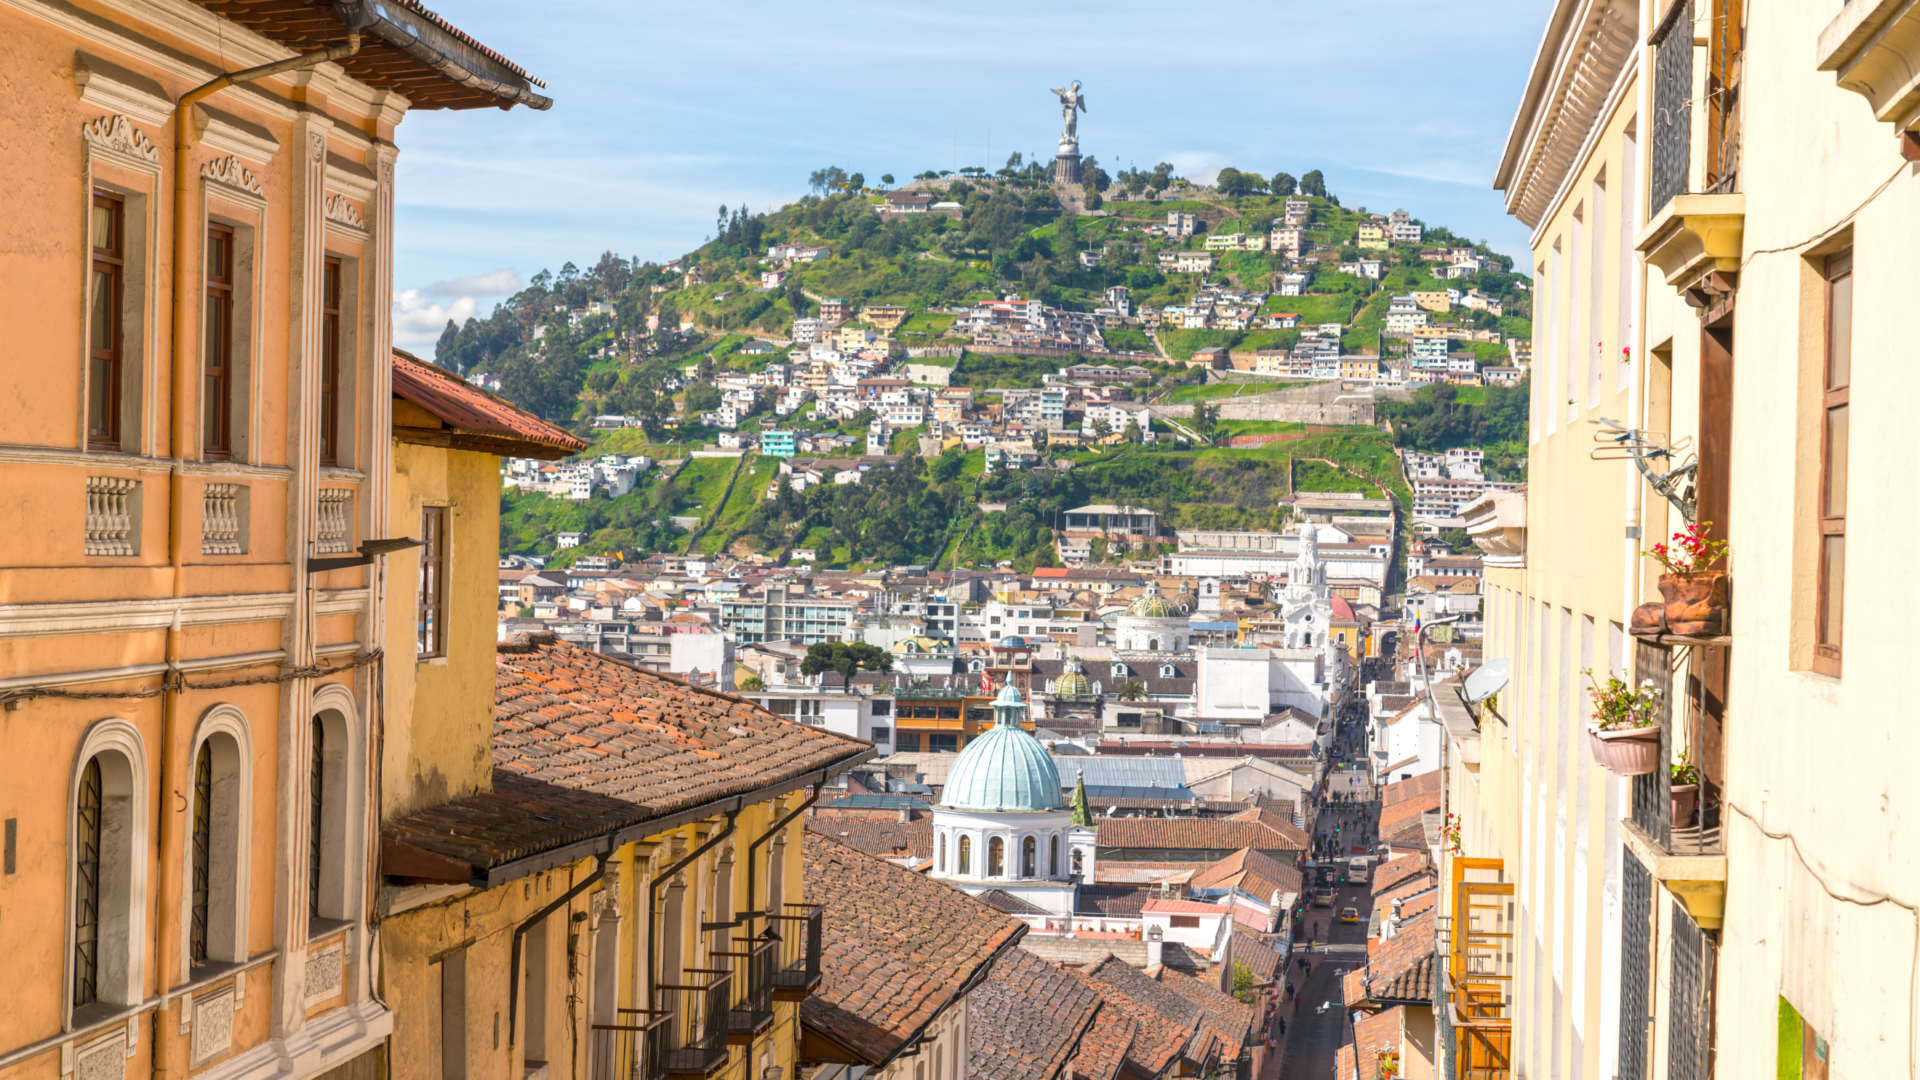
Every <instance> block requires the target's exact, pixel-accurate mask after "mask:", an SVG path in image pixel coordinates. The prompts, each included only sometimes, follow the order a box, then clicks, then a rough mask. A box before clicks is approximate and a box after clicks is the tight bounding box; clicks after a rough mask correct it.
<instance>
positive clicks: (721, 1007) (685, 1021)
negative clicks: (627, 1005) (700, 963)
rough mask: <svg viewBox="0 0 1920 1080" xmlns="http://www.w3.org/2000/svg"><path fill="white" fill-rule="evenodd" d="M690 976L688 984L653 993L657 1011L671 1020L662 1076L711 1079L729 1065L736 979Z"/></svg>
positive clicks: (702, 974)
mask: <svg viewBox="0 0 1920 1080" xmlns="http://www.w3.org/2000/svg"><path fill="white" fill-rule="evenodd" d="M687 975H688V976H689V978H688V980H687V981H686V982H684V983H678V984H675V983H662V984H661V985H659V986H656V987H654V990H653V993H654V997H653V1004H654V1008H655V1010H657V1013H658V1014H659V1015H664V1016H665V1018H666V1020H667V1024H666V1030H667V1034H666V1036H664V1046H665V1051H664V1053H663V1055H662V1059H661V1066H660V1068H659V1072H658V1074H657V1075H659V1076H663V1077H670V1076H699V1077H708V1076H712V1075H713V1074H714V1073H716V1072H718V1071H720V1069H722V1068H724V1067H725V1066H726V1064H727V1059H728V1053H729V1051H728V1050H727V1019H728V1016H729V1015H730V1014H731V1012H732V1004H733V1002H732V998H733V975H732V973H731V972H725V971H723V972H718V973H715V972H711V971H694V970H691V969H689V970H688V971H687ZM648 1080H652V1078H651V1077H649V1078H648Z"/></svg>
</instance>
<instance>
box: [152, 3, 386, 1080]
mask: <svg viewBox="0 0 1920 1080" xmlns="http://www.w3.org/2000/svg"><path fill="white" fill-rule="evenodd" d="M341 16H342V19H343V20H346V19H347V16H346V13H345V11H344V10H342V11H341ZM359 51H360V31H359V30H358V29H357V28H356V26H355V24H354V23H352V22H351V21H348V22H347V40H346V42H345V43H344V44H340V45H329V46H327V47H326V48H324V49H320V50H318V51H316V52H310V53H302V54H301V55H299V56H291V57H288V58H287V59H285V60H276V61H274V62H273V63H270V64H261V65H260V66H258V67H251V68H247V69H245V70H243V71H230V72H226V73H225V74H222V75H220V76H218V77H217V78H215V79H213V80H212V81H211V82H207V83H203V84H202V85H200V86H196V87H194V88H193V89H192V90H189V91H187V92H186V93H184V94H182V95H180V100H179V101H177V102H175V103H174V106H173V307H174V314H173V333H172V337H173V386H172V391H171V397H172V410H171V411H172V413H173V430H172V434H171V439H170V442H171V446H170V449H171V450H172V451H173V453H172V455H171V456H172V458H173V467H172V470H171V475H170V477H169V478H168V486H169V489H170V495H171V505H172V513H171V514H170V515H169V521H168V524H167V558H168V562H169V563H170V564H171V569H172V571H173V574H172V577H173V599H174V601H175V608H174V615H173V625H172V626H171V627H169V628H168V630H167V644H166V656H167V676H166V683H165V684H164V686H163V689H162V693H161V698H160V755H159V758H160V760H159V762H158V769H157V772H158V777H157V790H158V791H159V793H160V799H161V805H162V806H163V807H164V806H166V805H167V797H168V795H169V794H170V793H171V792H172V787H171V776H172V772H173V770H172V769H170V768H169V767H168V766H169V763H170V762H171V761H172V759H173V753H172V747H173V742H172V733H173V729H174V728H175V727H176V726H177V725H176V724H175V721H176V719H177V714H178V713H179V709H180V700H179V698H180V684H179V673H180V668H179V661H180V651H181V650H180V642H181V628H180V623H181V620H180V610H179V607H178V603H179V601H180V599H181V598H182V597H183V596H184V595H185V594H186V581H185V576H186V555H187V534H186V533H187V530H186V521H185V513H184V509H185V507H186V503H187V490H186V479H187V478H186V468H185V466H186V461H187V448H188V447H189V446H190V445H192V434H193V417H194V415H196V413H197V410H188V409H187V408H185V407H184V402H185V400H186V399H187V398H188V388H189V387H192V386H195V385H197V381H196V376H195V375H194V371H193V358H194V357H195V356H196V355H198V354H197V351H196V350H195V349H194V348H193V343H192V341H191V340H190V339H189V334H188V332H187V327H188V326H189V324H193V323H192V319H193V309H194V303H193V298H194V297H195V296H197V295H198V291H197V290H195V289H194V288H193V287H192V277H191V275H190V274H189V273H188V268H189V266H191V265H193V245H194V242H195V239H196V238H197V237H198V235H199V231H198V230H196V229H189V228H188V227H187V222H188V220H189V217H190V212H191V209H192V204H193V191H192V187H193V185H192V181H191V179H190V176H189V165H190V159H191V157H192V151H193V134H192V132H193V124H192V120H193V115H192V109H193V107H194V106H195V105H197V104H198V103H199V102H201V101H202V100H204V99H205V98H207V97H210V96H211V95H213V94H215V93H218V92H219V91H221V90H224V89H226V88H227V87H229V86H234V85H237V84H239V83H244V82H252V81H254V80H255V79H262V78H266V77H267V76H270V75H279V74H283V73H285V72H288V71H296V70H299V69H301V68H310V67H314V66H317V65H319V64H323V63H327V62H329V61H333V60H339V59H341V58H343V57H347V56H351V55H353V54H354V53H356V52H359ZM193 325H197V324H193ZM177 812H178V811H170V810H169V811H163V812H162V815H161V819H160V823H159V827H158V828H157V829H155V830H154V865H155V866H156V867H158V868H159V871H160V880H161V882H162V884H161V887H160V889H159V890H158V893H157V895H156V897H155V903H154V908H155V911H154V920H153V925H154V952H153V956H154V967H155V968H156V969H157V970H156V972H155V976H156V977H155V980H154V982H155V986H154V992H155V994H156V995H157V996H159V997H162V998H164V997H165V996H166V994H167V991H168V990H169V989H171V987H172V983H173V975H172V972H171V971H170V970H169V966H170V965H169V959H170V957H169V950H168V948H167V937H168V936H169V933H170V930H171V928H172V924H173V919H174V917H175V916H174V911H173V904H172V895H173V894H172V890H171V889H170V888H169V887H168V885H167V884H166V883H167V882H171V881H173V880H175V875H174V873H173V868H172V867H170V866H169V865H168V858H169V853H170V851H171V849H172V845H171V844H169V843H168V839H169V837H171V835H172V829H170V828H169V827H168V820H167V819H168V818H169V817H171V816H172V814H173V813H177ZM181 1007H182V1008H185V1007H186V1006H185V1005H182V1006H181ZM165 1012H166V1010H164V1009H156V1010H154V1013H153V1045H152V1047H151V1049H150V1051H149V1057H150V1059H151V1069H152V1073H153V1078H154V1080H163V1078H164V1077H165V1076H166V1075H167V1072H168V1069H167V1062H166V1052H165V1046H166V1043H165V1041H164V1040H165V1037H166V1029H165V1027H164V1020H163V1017H164V1015H165Z"/></svg>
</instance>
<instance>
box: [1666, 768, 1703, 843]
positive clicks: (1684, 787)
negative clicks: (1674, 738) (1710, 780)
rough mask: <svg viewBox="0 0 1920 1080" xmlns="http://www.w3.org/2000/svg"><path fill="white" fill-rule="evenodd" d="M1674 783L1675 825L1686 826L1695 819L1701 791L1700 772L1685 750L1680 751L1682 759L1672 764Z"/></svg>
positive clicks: (1672, 790) (1676, 826) (1672, 789)
mask: <svg viewBox="0 0 1920 1080" xmlns="http://www.w3.org/2000/svg"><path fill="white" fill-rule="evenodd" d="M1672 769H1673V785H1672V787H1671V788H1670V790H1671V792H1672V794H1673V806H1672V810H1673V827H1674V828H1676V829H1680V828H1685V827H1686V826H1687V824H1688V823H1689V822H1691V821H1692V820H1693V805H1694V800H1695V798H1696V796H1698V794H1699V792H1700V773H1699V772H1698V770H1696V769H1694V767H1693V761H1692V760H1691V759H1690V758H1688V757H1687V752H1686V751H1685V750H1682V751H1680V760H1679V761H1676V762H1674V763H1673V765H1672Z"/></svg>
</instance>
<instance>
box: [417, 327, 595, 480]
mask: <svg viewBox="0 0 1920 1080" xmlns="http://www.w3.org/2000/svg"><path fill="white" fill-rule="evenodd" d="M393 394H394V396H395V397H398V398H404V399H405V400H407V401H410V402H412V403H413V404H415V405H418V406H419V407H420V408H422V409H425V410H426V411H427V412H430V413H432V414H433V415H434V416H436V417H439V418H440V420H441V421H442V422H443V423H445V424H446V425H447V426H448V427H450V428H452V429H453V431H454V432H455V433H457V434H459V435H465V436H470V437H473V438H476V439H479V440H481V441H482V445H480V446H478V447H476V448H480V449H488V448H491V444H494V443H498V444H499V447H498V449H495V450H494V452H495V453H502V454H512V455H516V456H521V457H544V458H555V457H565V456H566V455H568V454H577V453H579V452H580V451H582V450H585V449H586V448H587V443H586V441H585V440H584V439H580V438H577V437H575V436H573V435H570V434H568V433H567V432H565V431H563V430H561V429H560V428H558V427H555V426H554V425H552V424H549V423H547V422H546V421H545V420H542V419H540V418H539V417H537V416H535V415H533V414H532V413H530V412H528V411H526V410H525V409H522V408H521V407H520V406H518V405H515V404H514V403H512V402H511V401H508V400H507V399H505V398H502V397H496V396H494V395H493V394H489V393H487V392H486V391H485V390H482V389H480V388H479V387H477V386H473V385H471V384H469V383H468V382H467V381H466V380H464V379H462V378H461V377H460V376H458V375H455V374H454V373H453V372H451V371H448V370H447V369H445V368H442V367H437V366H435V365H433V364H430V363H427V362H426V361H425V360H422V359H420V358H419V357H417V356H414V355H413V354H411V353H408V352H404V351H402V350H400V349H395V350H394V351H393ZM400 430H405V429H397V430H396V434H400ZM400 437H401V438H403V439H404V438H406V436H405V435H400Z"/></svg>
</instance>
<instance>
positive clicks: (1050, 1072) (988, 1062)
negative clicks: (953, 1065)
mask: <svg viewBox="0 0 1920 1080" xmlns="http://www.w3.org/2000/svg"><path fill="white" fill-rule="evenodd" d="M1101 1006H1102V1002H1101V1000H1100V994H1099V992H1098V991H1096V990H1095V989H1094V987H1093V984H1092V983H1090V982H1088V981H1087V980H1086V979H1085V978H1084V977H1076V976H1075V975H1073V974H1071V973H1069V972H1067V971H1064V970H1062V969H1061V968H1058V967H1055V966H1054V965H1052V964H1050V963H1048V962H1046V961H1045V960H1042V959H1040V958H1039V957H1038V956H1035V955H1033V954H1032V953H1030V952H1027V951H1026V950H1024V949H1013V950H1010V951H1009V952H1008V953H1007V954H1006V955H1005V956H1002V957H1001V958H1000V959H999V960H998V961H996V962H995V963H994V965H993V970H992V971H990V972H988V974H987V979H986V981H985V982H983V983H981V984H980V985H979V986H978V987H976V988H975V989H974V990H973V992H972V993H970V994H968V995H967V1059H968V1060H967V1075H968V1076H969V1077H976V1076H977V1077H983V1078H985V1080H1053V1077H1055V1076H1057V1075H1059V1073H1060V1070H1061V1069H1062V1068H1063V1067H1064V1066H1065V1065H1066V1063H1067V1061H1068V1060H1069V1059H1070V1058H1071V1056H1072V1055H1073V1054H1074V1052H1075V1050H1077V1049H1078V1047H1079V1046H1080V1044H1081V1043H1082V1041H1083V1039H1084V1037H1085V1036H1086V1034H1087V1030H1088V1029H1089V1028H1090V1027H1092V1025H1093V1021H1094V1018H1095V1016H1096V1015H1098V1014H1099V1013H1100V1012H1101V1011H1102V1007H1101Z"/></svg>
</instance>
